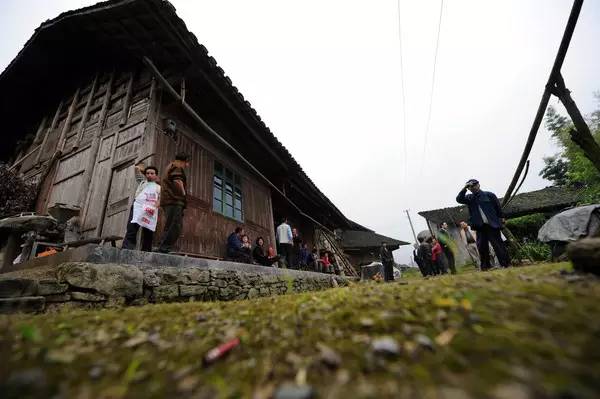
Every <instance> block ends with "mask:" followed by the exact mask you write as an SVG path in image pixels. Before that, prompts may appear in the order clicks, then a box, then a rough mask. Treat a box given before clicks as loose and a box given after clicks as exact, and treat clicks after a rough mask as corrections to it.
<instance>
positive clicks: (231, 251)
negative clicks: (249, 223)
mask: <svg viewBox="0 0 600 399" xmlns="http://www.w3.org/2000/svg"><path fill="white" fill-rule="evenodd" d="M243 235H245V232H244V229H243V228H242V227H239V226H238V227H236V228H235V231H234V232H233V233H231V234H230V235H229V237H228V238H227V260H232V261H234V262H243V259H244V257H245V254H244V252H243V251H242V236H243Z"/></svg>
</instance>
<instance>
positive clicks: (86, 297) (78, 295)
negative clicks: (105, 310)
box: [71, 292, 106, 302]
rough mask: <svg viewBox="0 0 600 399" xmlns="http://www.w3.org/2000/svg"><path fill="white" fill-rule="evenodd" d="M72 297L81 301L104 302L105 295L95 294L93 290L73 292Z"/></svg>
mask: <svg viewBox="0 0 600 399" xmlns="http://www.w3.org/2000/svg"><path fill="white" fill-rule="evenodd" d="M71 299H72V300H74V301H81V302H104V301H106V298H105V297H104V295H98V294H93V293H91V292H71Z"/></svg>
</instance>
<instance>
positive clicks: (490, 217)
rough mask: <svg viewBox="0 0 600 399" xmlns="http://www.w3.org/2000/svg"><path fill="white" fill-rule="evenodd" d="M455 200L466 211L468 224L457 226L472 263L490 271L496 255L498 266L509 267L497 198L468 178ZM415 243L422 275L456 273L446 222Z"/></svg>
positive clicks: (453, 250)
mask: <svg viewBox="0 0 600 399" xmlns="http://www.w3.org/2000/svg"><path fill="white" fill-rule="evenodd" d="M467 190H468V191H470V193H469V194H467ZM456 201H457V202H458V203H461V204H465V205H467V207H468V210H469V222H470V223H466V222H465V221H461V222H459V223H457V227H459V232H460V241H461V245H463V246H464V247H465V249H466V251H467V253H468V255H469V257H470V258H471V260H472V261H473V263H474V264H479V267H480V269H481V270H489V269H490V268H492V258H493V257H494V255H493V254H495V257H496V258H497V262H498V264H499V265H500V266H501V267H508V266H509V265H510V258H509V255H508V251H507V249H506V245H505V243H504V241H503V240H502V232H501V230H502V227H503V226H504V223H505V219H504V215H503V213H502V206H501V205H500V201H499V200H498V197H496V195H495V194H494V193H492V192H489V191H483V190H481V187H480V184H479V181H477V180H475V179H471V180H469V181H467V183H466V184H465V186H464V187H463V188H462V190H461V191H460V192H459V193H458V196H457V197H456ZM418 241H419V244H418V245H417V246H416V248H415V251H414V252H413V256H414V259H415V261H416V263H417V265H418V266H419V270H420V271H421V274H423V276H433V275H439V274H446V273H448V272H450V273H452V274H455V273H456V261H455V254H456V252H457V250H458V248H457V244H456V242H455V241H454V240H453V239H452V237H451V235H450V233H449V231H448V223H446V222H443V223H441V224H440V225H438V230H437V235H430V236H427V237H422V236H421V237H418ZM490 245H491V246H492V249H493V252H492V251H490Z"/></svg>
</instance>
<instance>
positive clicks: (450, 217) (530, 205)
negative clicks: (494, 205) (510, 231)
mask: <svg viewBox="0 0 600 399" xmlns="http://www.w3.org/2000/svg"><path fill="white" fill-rule="evenodd" d="M580 193H581V190H579V189H572V188H567V187H555V186H551V187H546V188H543V189H541V190H536V191H530V192H528V193H522V194H517V195H516V196H515V197H514V198H513V199H512V200H511V201H510V202H509V203H508V205H507V206H506V207H505V208H504V213H505V215H506V216H507V217H509V218H510V217H518V216H523V215H528V214H532V213H539V212H551V211H557V210H560V209H563V208H567V207H570V206H573V205H574V204H576V203H577V202H578V201H579V199H580ZM500 202H502V199H500ZM419 215H421V216H423V217H424V218H425V219H427V220H429V221H431V222H435V223H441V222H448V223H451V222H455V223H458V222H460V221H463V220H468V218H469V211H468V210H467V207H466V206H464V205H462V206H455V207H451V208H441V209H434V210H430V211H421V212H419Z"/></svg>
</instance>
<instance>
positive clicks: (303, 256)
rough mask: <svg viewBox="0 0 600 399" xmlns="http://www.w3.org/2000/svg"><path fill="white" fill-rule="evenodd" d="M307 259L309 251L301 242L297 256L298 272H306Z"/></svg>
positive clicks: (306, 245)
mask: <svg viewBox="0 0 600 399" xmlns="http://www.w3.org/2000/svg"><path fill="white" fill-rule="evenodd" d="M309 257H310V251H309V250H308V244H306V243H305V242H303V243H302V246H301V248H300V251H299V255H298V266H299V267H300V270H306V269H307V268H308V264H309V263H308V258H309Z"/></svg>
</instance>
